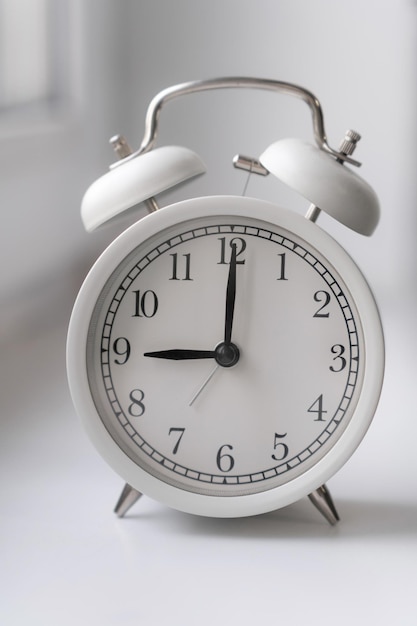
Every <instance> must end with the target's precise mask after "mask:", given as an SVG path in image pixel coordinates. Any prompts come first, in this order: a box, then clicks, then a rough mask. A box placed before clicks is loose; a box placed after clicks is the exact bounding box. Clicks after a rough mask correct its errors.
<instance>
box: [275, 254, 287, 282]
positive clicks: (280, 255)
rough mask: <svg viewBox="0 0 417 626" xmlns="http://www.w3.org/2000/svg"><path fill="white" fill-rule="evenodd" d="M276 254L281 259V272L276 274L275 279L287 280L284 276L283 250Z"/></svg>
mask: <svg viewBox="0 0 417 626" xmlns="http://www.w3.org/2000/svg"><path fill="white" fill-rule="evenodd" d="M278 256H279V258H280V259H281V263H280V265H281V267H280V269H281V274H280V275H279V276H278V278H277V280H288V278H287V277H286V276H285V261H286V256H285V252H282V253H281V254H279V255H278Z"/></svg>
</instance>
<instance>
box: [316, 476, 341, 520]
mask: <svg viewBox="0 0 417 626" xmlns="http://www.w3.org/2000/svg"><path fill="white" fill-rule="evenodd" d="M308 497H309V498H310V500H311V502H312V503H313V504H314V506H315V507H316V508H317V509H318V510H319V511H320V513H321V514H322V515H323V516H324V517H325V518H326V519H327V521H328V522H329V524H331V525H332V526H334V524H336V523H337V522H338V521H339V519H340V518H339V514H338V512H337V510H336V507H335V505H334V502H333V500H332V497H331V495H330V491H329V490H328V489H327V487H326V485H322V486H321V487H319V488H318V489H316V490H315V491H313V492H312V493H310V494H309V496H308Z"/></svg>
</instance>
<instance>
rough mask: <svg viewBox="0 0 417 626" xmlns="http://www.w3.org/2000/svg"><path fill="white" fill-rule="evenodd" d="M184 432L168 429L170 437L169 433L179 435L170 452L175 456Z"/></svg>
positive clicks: (179, 429)
mask: <svg viewBox="0 0 417 626" xmlns="http://www.w3.org/2000/svg"><path fill="white" fill-rule="evenodd" d="M184 432H185V428H170V429H169V432H168V434H169V435H170V434H171V433H179V437H178V439H177V442H176V444H175V446H174V449H173V450H172V454H177V452H178V448H179V445H180V443H181V439H182V438H183V435H184Z"/></svg>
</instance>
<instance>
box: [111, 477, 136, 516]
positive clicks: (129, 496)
mask: <svg viewBox="0 0 417 626" xmlns="http://www.w3.org/2000/svg"><path fill="white" fill-rule="evenodd" d="M141 495H142V494H141V493H140V491H137V490H136V489H134V488H133V487H131V486H130V485H128V484H127V483H126V485H125V486H124V488H123V491H122V493H121V494H120V498H119V499H118V501H117V504H116V506H115V508H114V512H115V513H116V515H117V516H118V517H123V516H124V515H125V514H126V513H127V512H128V510H129V509H130V507H132V506H133V505H134V504H135V502H137V501H138V500H139V498H140V497H141Z"/></svg>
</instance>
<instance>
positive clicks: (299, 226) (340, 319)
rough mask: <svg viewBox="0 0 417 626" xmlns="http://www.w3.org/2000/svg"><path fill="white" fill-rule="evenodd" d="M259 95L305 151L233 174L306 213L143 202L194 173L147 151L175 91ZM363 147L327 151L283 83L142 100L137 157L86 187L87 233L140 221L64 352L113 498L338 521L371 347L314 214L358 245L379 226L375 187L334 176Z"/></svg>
mask: <svg viewBox="0 0 417 626" xmlns="http://www.w3.org/2000/svg"><path fill="white" fill-rule="evenodd" d="M236 87H239V88H242V87H244V88H259V89H268V90H274V91H278V92H283V93H285V94H287V95H292V96H295V97H298V98H301V99H303V100H304V101H305V102H306V103H307V104H308V105H309V107H310V109H311V112H312V115H313V128H314V134H315V139H316V145H310V144H308V143H305V142H303V141H301V140H299V139H282V140H279V141H276V142H274V143H273V144H272V145H271V146H269V147H268V148H267V149H266V150H265V151H264V152H263V154H262V155H261V156H260V157H259V159H252V158H248V157H242V156H237V157H236V158H235V160H234V164H235V166H236V167H238V168H241V169H245V170H247V171H248V172H254V173H255V174H260V175H267V174H269V173H272V174H273V175H275V176H277V177H278V178H279V179H280V180H282V181H284V182H285V183H286V184H288V185H289V186H291V187H293V188H295V189H296V190H297V191H299V192H300V193H301V194H303V196H305V197H306V198H307V199H308V200H309V201H310V202H312V205H311V206H310V208H309V209H308V212H307V214H306V216H305V217H303V216H302V215H300V214H298V213H295V212H293V211H290V210H288V209H286V208H283V207H280V206H276V205H275V204H274V203H271V202H267V201H265V200H261V199H258V198H250V197H240V196H231V195H230V196H225V195H221V196H220V195H213V196H208V197H200V198H193V199H188V200H184V201H181V202H177V203H175V204H172V205H171V206H166V207H163V208H160V207H159V203H158V201H157V199H156V198H155V196H156V195H157V194H158V193H159V192H161V191H163V190H165V189H168V188H170V187H172V186H173V185H176V184H178V183H182V182H184V181H186V180H188V179H190V178H191V177H194V176H197V175H201V174H203V173H204V171H205V167H204V164H203V162H202V160H201V159H200V157H198V155H197V154H195V153H194V152H192V151H190V150H188V149H187V148H182V147H179V146H165V147H160V148H154V143H155V139H156V133H157V125H158V124H157V122H158V118H159V114H160V110H161V108H162V105H163V104H165V102H167V101H168V100H170V99H171V98H173V97H176V96H179V95H187V94H189V93H193V92H195V91H202V90H207V89H219V88H236ZM358 140H359V135H358V134H357V133H354V132H353V131H349V132H348V133H347V134H346V137H345V138H344V140H343V142H342V145H341V147H340V148H339V150H333V149H332V148H330V147H329V146H328V144H327V140H326V136H325V133H324V123H323V116H322V111H321V107H320V104H319V102H318V100H317V98H316V97H315V96H313V95H312V94H311V93H310V92H308V91H307V90H305V89H303V88H301V87H298V86H295V85H293V84H290V83H283V82H280V81H270V80H265V79H255V78H221V79H213V80H207V81H196V82H191V83H185V84H183V85H177V86H174V87H170V88H169V89H167V90H164V91H163V92H161V93H160V94H158V95H157V96H156V97H155V98H154V99H153V101H152V102H151V104H150V106H149V109H148V113H147V119H146V128H145V136H144V140H143V142H142V145H141V148H140V149H139V150H138V151H137V152H132V151H131V150H130V148H129V147H128V145H127V143H126V142H125V140H123V139H122V138H120V137H116V138H113V139H112V143H113V145H114V147H115V149H116V152H117V154H118V156H119V157H120V160H119V161H118V162H117V163H116V164H115V165H114V166H112V168H111V169H110V171H109V172H108V173H107V174H105V175H104V176H103V177H102V178H100V179H99V180H98V181H96V182H95V183H93V185H92V186H91V187H90V188H89V189H88V190H87V192H86V194H85V196H84V199H83V203H82V218H83V222H84V224H85V226H86V228H87V230H93V229H95V228H96V227H98V226H100V225H101V224H104V223H106V222H108V221H109V220H112V219H114V218H116V217H117V216H119V215H120V214H122V213H124V212H126V211H130V210H131V209H132V207H136V206H137V205H138V204H139V203H142V202H145V203H146V204H147V206H148V208H149V214H147V215H146V216H145V217H143V218H142V219H139V220H138V221H137V222H136V223H134V224H133V225H132V226H130V227H129V228H127V230H125V231H124V232H123V233H122V234H121V235H119V236H118V237H117V238H116V239H115V241H113V242H112V243H111V244H110V246H109V247H108V248H107V249H106V250H105V251H104V252H103V254H102V255H101V256H100V258H99V259H98V260H97V262H96V263H95V264H94V266H93V268H92V269H91V271H90V272H89V274H88V276H87V278H86V279H85V282H84V284H83V285H82V287H81V290H80V293H79V295H78V297H77V300H76V303H75V306H74V310H73V313H72V317H71V321H70V327H69V332H68V340H67V369H68V379H69V386H70V390H71V395H72V398H73V402H74V405H75V408H76V410H77V412H78V414H79V416H80V418H81V420H82V422H83V424H84V426H85V428H86V431H87V433H88V435H89V436H90V438H91V440H92V442H93V444H94V445H95V447H96V448H97V450H98V452H99V453H100V454H101V455H102V456H103V458H104V459H105V460H106V461H107V462H108V463H109V464H110V466H111V467H112V468H113V469H114V470H115V471H116V472H117V473H118V474H119V475H120V476H121V477H122V478H123V480H124V481H125V483H126V485H125V488H124V489H123V492H122V495H121V497H120V500H119V502H118V503H117V506H116V512H117V514H118V515H119V516H123V515H124V514H125V513H126V512H127V511H128V510H129V508H130V507H131V506H132V504H133V503H134V502H136V500H137V499H138V498H139V497H140V496H141V495H142V494H145V495H147V496H149V497H151V498H154V499H156V500H158V501H159V502H161V503H164V504H166V505H167V506H170V507H173V508H176V509H178V510H181V511H185V512H188V513H193V514H197V515H203V516H212V517H241V516H249V515H256V514H260V513H265V512H268V511H271V510H274V509H278V508H281V507H284V506H286V505H289V504H291V503H292V502H294V501H296V500H298V499H300V498H302V497H304V496H309V497H310V500H311V501H312V502H313V504H315V505H316V507H317V508H318V509H319V511H320V512H321V513H322V514H323V515H324V516H325V518H326V519H327V520H328V521H329V522H330V523H331V524H334V523H336V521H337V520H338V519H339V516H338V513H337V510H336V507H335V505H334V502H333V500H332V498H331V496H330V493H329V490H328V489H327V487H326V481H328V479H329V478H330V477H331V476H332V475H334V473H335V472H336V471H338V470H339V469H340V468H341V467H342V465H343V464H344V463H345V462H346V461H347V460H348V459H349V457H350V456H351V455H352V453H353V452H354V450H355V449H356V448H357V446H358V445H359V443H360V442H361V440H362V438H363V437H364V435H365V433H366V431H367V429H368V427H369V425H370V423H371V421H372V419H373V416H374V413H375V410H376V407H377V404H378V399H379V396H380V392H381V386H382V380H383V371H384V341H383V332H382V327H381V322H380V317H379V313H378V309H377V306H376V304H375V300H374V297H373V295H372V292H371V290H370V288H369V286H368V284H367V282H366V280H365V278H364V276H363V275H362V273H361V272H360V270H359V269H358V267H357V266H356V264H355V262H354V261H353V260H352V259H351V257H350V256H349V255H348V254H347V252H346V251H345V250H344V249H343V248H342V247H341V246H340V245H339V244H338V243H337V242H336V241H335V239H334V238H332V237H331V236H330V235H329V234H328V233H326V232H325V231H324V230H323V229H322V228H320V227H319V226H318V225H317V224H316V219H317V217H318V215H319V213H320V211H321V210H324V211H326V212H327V213H328V214H330V215H331V216H332V217H334V218H335V219H337V220H338V221H340V222H342V223H343V224H345V225H346V226H347V227H349V228H351V229H353V230H355V231H357V232H359V233H360V234H362V235H370V234H372V232H373V230H374V229H375V227H376V225H377V223H378V219H379V205H378V200H377V197H376V195H375V193H374V191H373V190H372V189H371V187H370V186H369V185H368V184H367V183H366V182H365V181H364V180H362V179H361V178H360V177H359V176H357V174H356V173H355V172H354V171H353V170H352V169H350V168H348V167H346V166H344V163H346V162H347V163H350V164H352V165H358V163H357V162H356V161H354V160H353V159H352V157H351V154H352V152H353V150H354V148H355V145H356V143H357V141H358Z"/></svg>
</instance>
